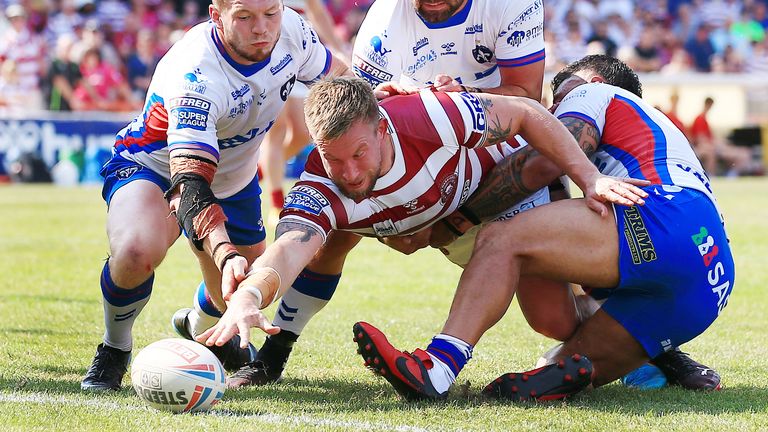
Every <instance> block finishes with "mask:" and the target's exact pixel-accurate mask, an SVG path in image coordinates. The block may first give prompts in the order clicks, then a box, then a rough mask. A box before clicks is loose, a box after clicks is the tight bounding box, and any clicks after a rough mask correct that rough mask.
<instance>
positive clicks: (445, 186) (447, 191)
mask: <svg viewBox="0 0 768 432" xmlns="http://www.w3.org/2000/svg"><path fill="white" fill-rule="evenodd" d="M458 181H459V176H458V174H456V173H451V174H450V175H449V176H447V177H446V178H444V179H443V181H441V182H440V204H445V203H447V202H448V201H450V200H451V199H452V198H453V195H454V194H456V185H457V184H458Z"/></svg>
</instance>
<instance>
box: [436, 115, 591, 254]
mask: <svg viewBox="0 0 768 432" xmlns="http://www.w3.org/2000/svg"><path fill="white" fill-rule="evenodd" d="M489 103H491V104H492V102H489V101H487V102H486V107H487V106H488V104H489ZM561 122H562V123H563V125H565V127H566V128H567V129H568V131H569V132H570V134H571V135H572V136H573V137H574V138H575V139H576V141H577V143H578V145H579V147H580V148H581V150H582V151H583V152H584V153H585V154H586V155H587V156H591V155H592V154H593V153H594V152H595V150H596V149H597V145H598V144H599V142H600V137H599V135H598V131H597V129H596V128H595V127H594V126H593V125H592V124H590V123H588V122H585V121H584V120H582V119H579V118H575V117H564V118H563V119H561ZM488 126H489V137H490V139H491V140H492V141H493V143H497V142H501V141H504V140H506V139H505V137H506V136H508V134H509V133H510V131H511V129H512V126H511V122H507V124H504V123H503V122H502V121H501V119H500V117H499V116H496V117H494V118H491V119H489V121H488ZM562 174H563V170H561V169H560V168H558V166H557V165H555V163H554V162H552V161H551V160H549V159H547V158H545V157H544V156H542V155H541V154H540V153H539V152H538V151H536V150H535V149H534V148H533V147H532V146H530V145H529V146H527V147H524V148H522V149H520V150H518V151H517V152H515V153H514V154H512V155H510V156H509V157H507V158H505V159H504V160H502V161H501V162H500V163H499V164H498V165H496V167H495V168H494V169H493V170H492V171H491V172H490V173H489V174H488V176H487V177H486V178H485V179H483V181H482V182H481V183H480V186H479V187H478V189H477V190H476V191H475V192H474V193H473V194H472V195H471V196H470V197H469V199H468V200H467V202H465V203H464V205H463V206H462V207H461V208H460V209H459V210H457V211H456V212H454V213H452V214H450V215H448V216H447V217H446V218H445V219H444V223H443V224H438V225H436V226H435V227H434V228H433V230H432V231H433V232H432V238H431V239H430V244H431V245H432V246H434V247H439V246H445V245H446V244H448V243H450V242H452V241H453V240H455V239H456V237H457V234H459V233H464V232H466V231H467V230H468V229H470V228H471V227H472V226H474V225H476V224H478V223H480V222H484V221H488V220H490V219H492V218H493V217H495V216H497V215H498V214H500V213H502V212H503V211H505V210H507V209H509V208H510V207H512V206H514V205H515V204H517V203H519V202H520V201H521V200H523V199H524V198H526V197H528V196H529V195H531V194H532V193H533V192H535V191H537V190H539V189H541V188H543V187H545V186H547V185H549V184H551V183H552V182H553V181H555V180H557V178H558V177H560V176H561V175H562ZM441 225H442V226H441Z"/></svg>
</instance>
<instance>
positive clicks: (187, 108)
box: [168, 96, 211, 131]
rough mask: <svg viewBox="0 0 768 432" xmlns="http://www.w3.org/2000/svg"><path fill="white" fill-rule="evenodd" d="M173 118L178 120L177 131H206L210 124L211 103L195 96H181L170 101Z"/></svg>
mask: <svg viewBox="0 0 768 432" xmlns="http://www.w3.org/2000/svg"><path fill="white" fill-rule="evenodd" d="M168 106H169V108H170V114H171V116H172V117H173V118H174V119H175V120H176V122H175V124H176V129H195V130H199V131H204V130H205V129H206V126H207V124H208V113H209V112H210V110H211V103H210V102H208V101H207V100H205V99H201V98H198V97H194V96H181V97H176V98H171V99H170V100H169V101H168Z"/></svg>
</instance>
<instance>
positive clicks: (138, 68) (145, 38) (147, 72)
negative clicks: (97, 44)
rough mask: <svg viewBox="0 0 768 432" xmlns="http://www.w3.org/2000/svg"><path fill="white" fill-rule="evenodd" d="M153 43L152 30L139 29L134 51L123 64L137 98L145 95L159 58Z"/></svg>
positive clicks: (142, 98)
mask: <svg viewBox="0 0 768 432" xmlns="http://www.w3.org/2000/svg"><path fill="white" fill-rule="evenodd" d="M155 45H156V43H155V37H154V35H153V34H152V31H150V30H147V29H142V30H139V32H138V34H137V36H136V51H135V52H134V53H132V54H131V55H130V56H129V57H128V60H127V61H126V64H125V66H126V70H127V73H128V83H129V84H130V86H131V91H132V92H133V96H134V97H135V98H136V99H138V100H144V98H145V97H146V95H147V89H148V88H149V83H150V81H151V80H152V74H153V73H154V71H155V65H157V62H158V60H160V57H159V56H158V55H157V50H156V48H155Z"/></svg>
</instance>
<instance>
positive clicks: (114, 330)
mask: <svg viewBox="0 0 768 432" xmlns="http://www.w3.org/2000/svg"><path fill="white" fill-rule="evenodd" d="M154 280H155V274H154V273H152V275H151V276H150V277H149V279H147V280H146V281H144V282H142V283H141V285H139V286H138V287H136V288H134V289H125V288H120V287H118V286H117V285H115V282H114V281H113V280H112V275H111V274H110V272H109V260H107V262H105V263H104V268H103V269H102V271H101V294H102V296H103V297H104V302H103V304H104V325H105V327H106V329H105V332H104V343H105V344H106V345H109V346H111V347H113V348H117V349H120V350H123V351H130V350H131V348H132V347H133V335H132V332H131V330H132V329H133V322H134V321H135V320H136V317H137V316H138V315H139V313H140V312H141V310H142V309H144V306H146V304H147V303H148V302H149V297H150V295H151V294H152V283H153V282H154Z"/></svg>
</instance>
